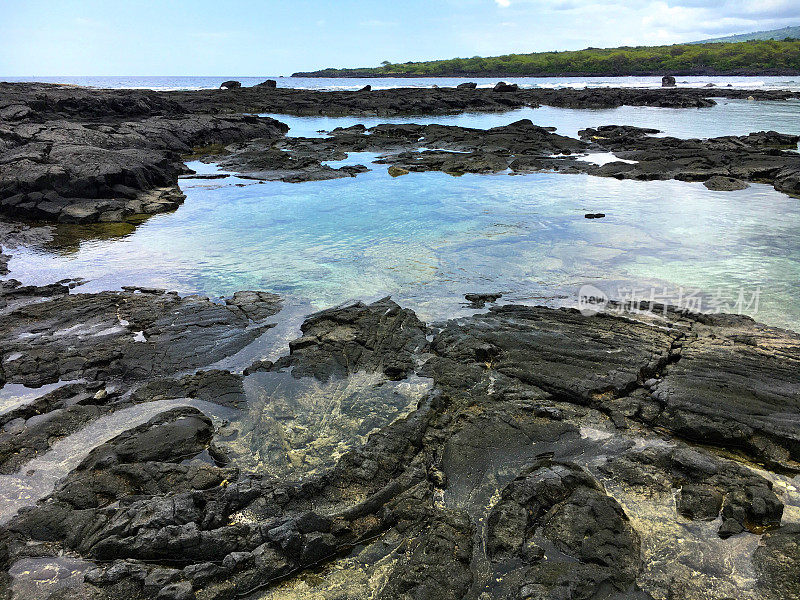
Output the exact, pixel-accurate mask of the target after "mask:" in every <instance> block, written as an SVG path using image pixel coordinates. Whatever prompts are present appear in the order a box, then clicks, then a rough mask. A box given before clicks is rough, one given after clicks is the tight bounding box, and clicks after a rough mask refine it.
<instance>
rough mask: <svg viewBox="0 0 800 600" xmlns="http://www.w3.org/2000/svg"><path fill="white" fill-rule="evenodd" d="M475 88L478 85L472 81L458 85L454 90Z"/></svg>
mask: <svg viewBox="0 0 800 600" xmlns="http://www.w3.org/2000/svg"><path fill="white" fill-rule="evenodd" d="M477 87H478V84H477V83H475V82H474V81H467V82H466V83H459V84H458V85H457V86H456V89H458V90H474V89H475V88H477Z"/></svg>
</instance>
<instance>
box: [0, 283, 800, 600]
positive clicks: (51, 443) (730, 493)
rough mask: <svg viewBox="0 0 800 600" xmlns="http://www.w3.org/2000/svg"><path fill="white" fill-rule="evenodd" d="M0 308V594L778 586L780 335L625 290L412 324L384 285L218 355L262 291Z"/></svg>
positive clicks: (271, 302) (565, 594)
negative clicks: (286, 342)
mask: <svg viewBox="0 0 800 600" xmlns="http://www.w3.org/2000/svg"><path fill="white" fill-rule="evenodd" d="M0 299H1V300H2V309H1V312H0V319H2V327H0V332H2V333H0V365H2V381H5V382H6V383H5V385H6V388H3V389H2V390H0V393H2V392H4V391H6V390H7V389H9V388H11V389H12V390H13V389H15V388H13V387H11V386H21V385H25V386H28V387H27V388H25V390H26V391H25V394H26V395H25V398H27V399H26V400H25V401H24V402H17V403H16V404H14V405H7V404H3V405H2V406H3V408H2V412H0V423H1V424H2V432H1V433H0V448H2V455H0V459H1V460H2V471H3V473H5V474H6V475H2V476H0V477H3V483H4V484H3V485H2V486H1V487H0V489H3V495H4V498H3V504H2V505H0V520H2V522H3V523H4V525H3V528H2V530H0V564H1V565H2V570H3V575H2V576H0V577H2V578H4V582H3V583H0V589H3V590H6V593H7V594H8V593H9V592H10V591H12V590H13V591H14V593H15V594H16V595H17V597H30V596H26V594H27V593H28V592H27V590H31V589H35V590H36V593H37V594H38V595H37V596H36V597H41V598H52V599H56V598H65V597H70V598H87V599H88V598H92V599H101V598H134V599H135V598H153V597H156V598H161V599H167V598H175V599H177V598H181V599H187V598H198V599H212V598H214V599H222V598H225V599H230V598H282V599H283V598H309V597H314V598H345V597H346V598H366V597H373V598H444V599H447V598H453V599H456V598H474V599H480V600H485V599H486V598H508V599H512V598H513V599H517V598H525V599H576V600H577V599H598V600H599V599H600V598H604V599H605V598H616V599H622V598H630V599H647V598H650V599H658V600H662V599H667V598H678V597H679V598H687V599H698V600H699V599H704V600H705V599H710V598H717V599H720V600H722V599H724V598H730V597H736V598H752V599H756V598H759V599H763V598H766V599H775V600H777V599H782V598H790V597H795V596H797V595H798V593H800V588H799V587H798V579H797V576H796V575H797V573H798V572H799V570H800V552H799V551H798V548H800V543H799V542H800V529H799V528H798V523H799V522H800V509H798V506H800V494H799V493H798V491H797V487H796V486H797V474H798V473H800V378H798V375H797V374H798V372H800V336H798V335H797V334H795V333H792V332H788V331H784V330H779V329H775V328H772V327H767V326H764V325H761V324H758V323H756V322H754V321H752V320H751V319H749V318H747V317H742V316H733V315H698V314H690V313H686V312H680V311H675V310H672V309H670V308H665V307H661V306H647V305H640V306H637V307H618V308H620V309H624V310H620V313H621V314H618V315H616V314H615V315H612V314H604V313H600V314H597V315H593V316H585V315H583V314H581V313H579V312H577V311H575V310H567V309H562V310H554V309H548V308H543V307H530V306H516V305H505V306H497V305H495V306H492V308H490V309H489V310H488V311H486V312H483V313H479V314H475V315H473V316H469V317H464V318H459V319H455V320H451V321H447V322H443V323H434V324H426V323H423V322H422V321H420V320H419V319H418V318H417V317H416V315H415V314H414V313H413V312H412V311H410V310H408V309H404V308H402V307H400V306H398V305H397V304H395V303H394V302H392V301H391V300H390V299H388V298H387V299H383V300H380V301H378V302H375V303H373V304H369V305H365V304H355V305H349V306H344V307H339V308H334V309H330V310H326V311H323V312H320V313H317V314H314V315H311V316H309V317H308V318H307V319H306V320H305V323H304V324H303V325H302V327H301V336H300V337H299V338H298V339H296V340H295V341H293V342H292V343H291V344H290V351H289V353H288V354H286V355H285V356H284V357H282V358H280V359H278V360H277V361H270V360H266V359H264V358H262V359H260V360H257V361H256V362H255V363H253V364H252V365H250V366H249V367H247V368H246V369H243V370H241V371H240V370H235V371H227V370H221V369H219V368H214V366H215V364H217V363H218V362H219V360H220V358H221V357H223V356H230V355H231V354H234V353H237V352H240V350H241V349H242V348H245V347H246V346H247V345H248V344H249V343H250V342H252V341H253V340H256V339H257V338H258V337H259V336H262V335H269V327H270V325H271V324H272V323H273V321H274V319H276V318H277V319H280V313H278V314H277V316H276V311H278V310H279V308H280V304H279V300H278V298H276V297H275V296H272V295H270V294H264V293H257V292H240V293H239V294H236V295H234V296H233V297H232V298H230V299H228V300H227V302H219V303H217V302H211V301H209V300H207V299H203V298H197V297H186V298H180V297H178V296H177V295H174V294H165V293H163V292H160V291H156V290H125V291H122V292H106V293H102V294H75V293H72V292H70V291H69V289H68V286H64V285H61V284H57V285H53V286H48V287H43V288H33V287H23V286H20V285H16V284H8V285H4V287H3V288H2V289H0ZM497 299H498V297H496V296H492V297H488V298H486V299H485V300H484V301H485V302H490V303H491V302H495V301H496V300H497ZM197 369H201V370H199V371H198V370H197ZM36 386H51V387H47V388H45V387H42V388H40V390H41V391H40V392H39V393H37V390H36ZM52 386H55V387H52ZM31 388H33V389H31ZM412 389H416V390H418V391H419V393H411V391H410V390H412ZM0 397H1V398H3V399H4V400H5V397H4V396H0ZM19 397H22V396H19ZM390 397H391V398H390ZM384 402H386V404H384ZM373 406H380V407H389V406H392V407H394V408H396V409H397V410H396V411H395V412H393V413H391V415H389V416H387V415H386V414H383V413H384V412H385V408H381V409H380V410H378V411H372V410H370V407H373ZM308 415H311V418H308ZM65 452H66V453H67V454H66V455H65ZM256 454H261V455H263V456H268V457H269V460H268V461H266V462H265V463H263V465H262V466H261V467H260V468H252V467H251V466H250V465H251V464H252V463H251V459H252V457H253V455H256ZM65 456H68V457H69V458H68V459H67V458H64V457H65ZM320 456H322V458H323V460H322V462H319V461H317V460H316V458H315V457H320ZM59 457H61V458H59ZM281 465H284V466H285V468H284V467H282V466H281ZM278 467H280V468H278ZM43 472H44V473H46V474H48V476H47V477H45V476H44V475H42V473H43Z"/></svg>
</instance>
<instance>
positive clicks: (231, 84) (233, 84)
mask: <svg viewBox="0 0 800 600" xmlns="http://www.w3.org/2000/svg"><path fill="white" fill-rule="evenodd" d="M240 87H242V83H241V82H240V81H234V80H232V79H231V80H230V81H223V82H222V84H220V86H219V89H221V90H238V89H239V88H240Z"/></svg>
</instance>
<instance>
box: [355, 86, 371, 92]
mask: <svg viewBox="0 0 800 600" xmlns="http://www.w3.org/2000/svg"><path fill="white" fill-rule="evenodd" d="M358 91H359V92H371V91H372V86H371V85H365V86H364V87H363V88H361V89H360V90H358Z"/></svg>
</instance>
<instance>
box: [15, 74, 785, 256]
mask: <svg viewBox="0 0 800 600" xmlns="http://www.w3.org/2000/svg"><path fill="white" fill-rule="evenodd" d="M709 93H710V92H709V91H708V90H691V89H678V90H642V89H595V90H572V89H565V90H518V89H517V90H512V91H495V90H486V89H472V88H463V87H462V88H458V89H455V88H453V89H444V88H441V89H439V88H436V89H434V88H427V89H421V88H406V89H396V90H376V91H365V90H362V91H358V92H319V91H311V90H291V89H281V88H272V87H268V86H257V87H254V88H234V89H228V90H204V91H197V92H152V91H144V90H90V89H85V88H78V87H69V86H54V85H45V84H0V155H1V156H0V213H3V214H5V215H9V216H11V217H14V218H17V219H31V220H40V221H51V222H70V223H94V222H118V221H125V220H136V219H140V218H141V217H142V216H145V215H150V214H155V213H159V212H164V211H169V210H173V209H174V208H176V207H177V206H178V205H180V203H181V202H182V201H183V199H184V196H183V194H182V193H181V191H180V189H179V187H178V185H177V183H178V177H179V176H180V175H191V174H192V172H191V171H190V170H188V169H187V168H186V167H185V164H184V161H185V160H187V159H188V158H191V157H202V156H214V157H216V158H218V157H219V156H220V155H227V154H229V153H230V152H231V149H230V148H228V147H227V146H230V145H231V144H235V143H242V145H240V146H236V147H234V148H233V153H234V156H231V157H229V158H227V159H225V160H226V163H225V164H226V166H228V168H231V169H233V170H236V171H238V172H240V173H244V174H246V176H248V177H254V178H257V179H282V180H285V181H308V180H316V179H329V178H334V177H348V176H354V175H356V174H358V173H359V172H362V171H363V170H365V168H364V167H363V166H355V167H353V166H348V167H342V168H338V169H335V168H332V167H329V166H327V165H324V164H322V161H324V160H331V159H335V158H337V157H338V158H343V157H344V156H345V153H346V152H347V151H351V150H355V149H359V148H361V149H374V150H375V151H379V152H384V151H387V150H391V149H393V148H394V149H398V148H404V149H405V150H407V151H409V150H411V149H416V150H418V149H420V148H422V146H421V145H420V144H419V143H417V142H418V141H419V139H420V138H422V139H423V141H424V142H425V143H426V144H428V146H430V145H431V144H434V145H436V146H437V148H446V149H449V150H451V151H450V152H442V151H439V150H434V151H431V150H428V151H425V152H415V153H414V154H403V153H399V154H397V155H396V156H393V157H392V158H391V159H389V160H390V162H391V164H393V165H395V166H397V167H398V168H402V169H406V170H430V169H437V170H445V171H448V172H454V173H456V172H492V171H496V170H504V169H506V168H509V167H510V168H512V169H513V170H517V171H521V172H525V171H530V170H539V169H558V170H573V171H574V170H582V171H585V172H587V171H588V172H591V173H593V174H598V175H609V176H614V177H626V178H627V177H632V178H668V177H672V176H675V177H678V178H686V179H693V180H694V179H699V180H706V179H711V178H712V177H728V178H732V179H742V178H743V179H749V180H756V181H762V180H764V181H770V182H773V181H774V182H775V185H776V187H777V188H778V189H782V190H785V191H788V192H790V193H795V192H796V191H797V190H798V189H799V188H798V179H797V163H796V160H797V159H796V156H788V155H786V154H781V153H780V152H779V151H778V150H777V149H776V148H777V146H772V145H770V143H769V141H768V142H767V143H764V141H763V140H755V139H751V137H747V136H746V137H745V138H736V139H735V138H720V139H719V140H717V141H715V142H714V144H713V147H709V146H708V144H706V143H705V142H701V141H699V140H684V141H680V140H679V141H675V140H674V139H673V138H663V139H661V140H660V141H654V139H651V138H647V137H645V136H644V135H643V134H642V132H638V133H637V132H635V131H634V130H633V129H631V128H621V129H620V130H621V131H623V132H624V134H625V135H620V134H619V132H617V131H614V132H611V131H610V130H608V129H606V130H603V132H601V133H603V135H600V134H599V133H597V132H592V133H587V136H588V139H587V140H584V141H580V140H570V139H568V138H564V137H563V136H555V135H546V132H545V130H544V129H542V128H532V127H531V126H530V122H527V123H526V122H520V123H516V124H513V125H512V126H509V128H506V129H503V128H498V130H491V132H490V133H488V134H487V133H486V132H482V131H480V130H470V129H465V128H456V127H453V128H443V127H439V126H428V127H427V128H421V127H419V126H411V125H409V126H387V125H383V126H379V128H373V129H371V130H370V131H369V132H366V131H364V130H363V129H362V130H360V131H359V130H354V129H352V128H351V129H350V130H348V131H342V132H337V133H338V135H336V136H335V138H334V140H333V141H332V142H331V141H328V142H326V143H322V142H319V141H317V142H309V141H304V140H296V139H293V140H286V139H284V136H285V134H286V132H287V131H288V127H287V126H286V125H285V124H283V123H280V122H279V121H276V120H274V119H270V118H266V117H257V116H254V115H253V114H252V113H265V112H270V113H284V114H295V115H323V114H324V115H365V116H366V115H369V116H375V115H413V114H446V113H456V112H464V111H506V110H510V109H514V108H520V107H523V106H531V107H536V106H539V105H540V104H549V105H552V106H564V107H573V108H599V107H613V106H621V105H624V104H628V105H637V106H669V107H681V108H689V107H703V106H710V105H713V104H714V101H713V100H712V99H709V98H708V97H707V95H708V94H709ZM713 93H714V95H715V96H719V95H723V96H726V97H730V98H742V97H748V96H752V97H753V98H754V99H759V100H764V99H786V98H789V97H795V96H796V94H793V93H791V92H780V91H761V92H748V91H746V90H734V89H720V90H714V92H713ZM248 113H250V114H248ZM366 134H370V136H372V138H374V139H369V140H367V139H364V138H365V137H366ZM611 134H613V135H611ZM516 135H521V136H522V138H521V139H520V140H516V139H514V136H516ZM415 136H416V137H415ZM783 142H786V140H783ZM587 143H591V144H592V145H593V147H596V148H599V149H607V148H610V149H612V150H613V151H617V152H618V151H622V152H627V153H629V154H631V156H635V157H636V158H633V159H632V160H637V161H639V162H640V163H642V164H641V166H637V167H636V168H628V167H620V166H619V164H615V165H614V166H610V167H606V168H604V169H592V168H591V167H590V166H587V165H585V164H584V165H581V164H578V163H576V162H575V161H574V160H572V161H567V162H566V163H565V162H564V161H563V160H562V161H556V162H553V161H550V160H548V157H549V156H550V155H548V154H547V153H548V152H550V153H551V154H552V153H562V154H563V153H564V152H569V153H573V152H575V151H578V150H583V149H585V148H586V147H587ZM795 146H796V143H795ZM287 150H288V152H286V151H287ZM452 150H457V151H459V152H462V153H464V154H463V155H459V156H454V155H453V153H452ZM665 152H666V155H665ZM731 154H733V156H734V158H735V160H734V163H733V164H728V162H727V157H728V156H729V155H731ZM743 154H745V155H746V156H743V157H742V158H741V161H740V160H739V159H740V156H741V155H743ZM384 162H386V161H384ZM739 162H742V163H743V164H738V163H739ZM645 163H647V164H645ZM714 181H715V182H716V183H715V185H718V186H723V187H727V188H730V187H731V186H733V187H734V188H735V187H736V186H737V185H739V186H740V185H741V184H740V183H737V182H735V181H734V182H725V181H722V180H719V179H715V180H714ZM0 269H2V263H0Z"/></svg>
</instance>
